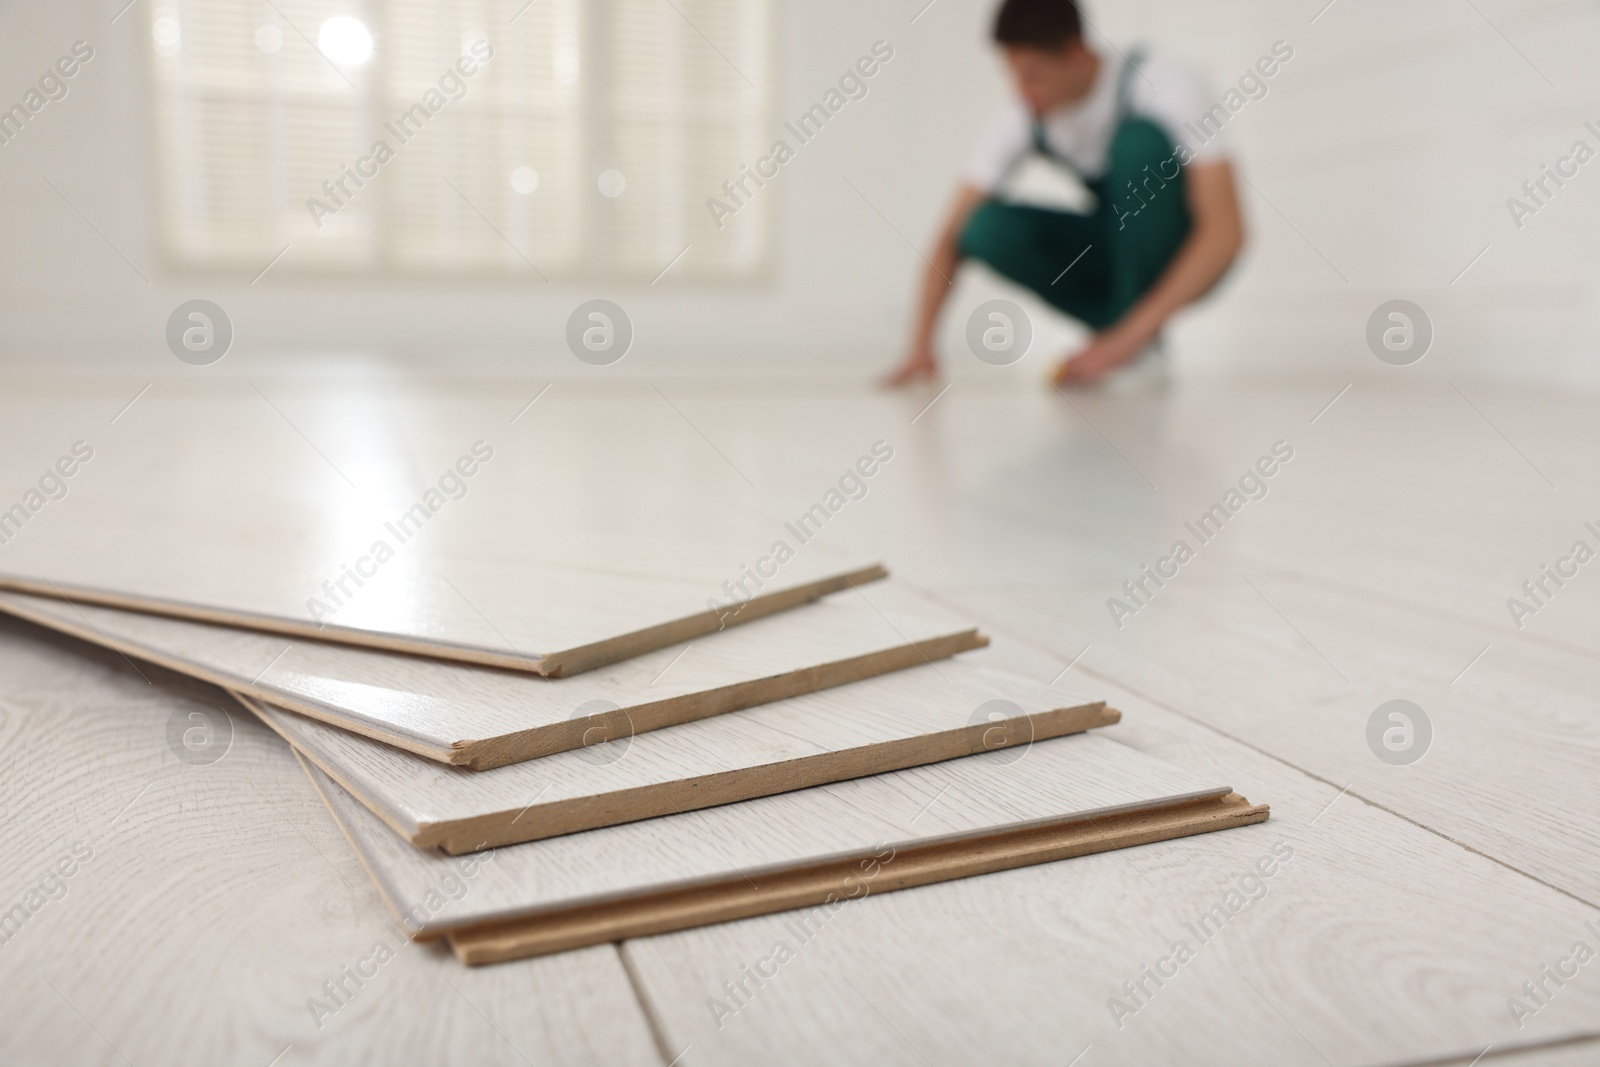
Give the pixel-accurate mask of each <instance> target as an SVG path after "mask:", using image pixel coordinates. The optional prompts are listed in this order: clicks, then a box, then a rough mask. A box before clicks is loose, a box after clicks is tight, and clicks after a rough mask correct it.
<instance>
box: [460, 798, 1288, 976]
mask: <svg viewBox="0 0 1600 1067" xmlns="http://www.w3.org/2000/svg"><path fill="white" fill-rule="evenodd" d="M1267 815H1268V811H1267V807H1266V805H1264V804H1251V803H1250V802H1249V801H1248V800H1246V799H1245V798H1244V797H1241V796H1239V795H1238V794H1237V793H1229V794H1228V795H1227V796H1225V797H1220V798H1216V799H1212V800H1191V801H1187V802H1184V803H1180V804H1174V805H1172V806H1170V807H1162V808H1155V809H1145V810H1141V811H1136V812H1122V813H1119V814H1114V815H1106V816H1102V817H1099V818H1075V819H1071V820H1069V821H1067V822H1065V823H1052V824H1049V825H1045V826H1033V827H1029V828H1027V829H1022V830H1009V831H1001V832H998V833H995V834H993V835H990V836H986V837H982V838H977V839H970V838H962V839H959V840H956V841H949V842H943V843H935V844H929V845H924V846H921V847H909V848H904V849H899V850H896V849H893V848H890V849H886V850H883V851H881V852H879V853H878V854H876V855H874V856H872V857H868V858H866V859H851V860H846V861H844V862H843V863H836V864H827V865H824V866H820V867H815V868H806V869H801V870H797V871H783V872H778V873H776V874H770V875H759V876H757V877H755V878H749V879H746V880H744V881H738V880H735V881H729V882H725V883H723V884H721V885H717V886H711V887H696V888H691V889H684V890H679V891H676V892H668V893H663V894H658V895H652V896H649V897H645V898H642V899H636V900H623V901H616V902H612V903H606V904H597V905H596V904H586V905H583V906H580V907H576V908H572V909H567V910H563V911H558V912H554V913H550V914H544V915H538V916H534V917H531V918H526V919H520V920H514V921H512V922H508V923H500V924H489V925H486V926H476V927H470V928H468V929H465V930H453V931H451V932H450V933H449V934H447V935H446V940H447V941H448V942H449V943H450V948H451V950H452V951H454V952H455V954H456V958H457V959H459V960H461V962H462V963H466V964H473V965H476V964H485V963H505V962H507V961H509V960H521V959H528V958H529V957H532V956H544V955H548V954H550V953H553V952H568V951H571V950H572V949H576V948H585V947H588V946H590V945H597V944H602V943H604V942H606V941H618V940H621V939H623V938H634V937H646V936H649V935H652V934H660V933H667V932H670V931H674V930H686V929H691V928H694V927H698V926H707V925H710V924H712V923H720V922H730V921H732V920H735V919H745V918H749V917H750V916H752V915H771V914H772V913H774V912H779V911H792V910H795V909H812V912H811V913H812V917H815V916H816V915H817V914H818V913H820V914H821V915H822V917H823V918H824V919H826V918H828V917H831V914H832V913H833V912H834V911H835V910H836V909H837V908H841V907H843V906H844V905H845V904H847V903H850V902H852V901H857V900H861V899H864V898H865V897H866V896H867V895H868V894H882V893H892V892H895V891H896V890H901V889H910V888H913V887H915V886H922V885H931V884H933V883H935V882H948V881H951V880H953V879H956V878H973V877H976V876H978V875H982V874H993V873H994V872H995V871H1006V870H1011V869H1013V868H1016V867H1026V866H1030V865H1032V864H1036V863H1052V862H1055V861H1058V860H1064V859H1073V858H1076V857H1078V856H1088V855H1092V854H1094V853H1096V852H1109V851H1111V850H1113V849H1119V848H1132V847H1134V846H1135V845H1148V844H1150V843H1151V842H1154V841H1170V840H1172V839H1173V838H1178V837H1193V836H1195V835H1196V834H1208V833H1215V832H1216V831H1219V830H1231V829H1235V828H1237V827H1240V826H1249V825H1252V824H1254V823H1258V822H1265V821H1266V820H1267Z"/></svg>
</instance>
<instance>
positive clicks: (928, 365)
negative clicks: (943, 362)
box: [882, 346, 939, 389]
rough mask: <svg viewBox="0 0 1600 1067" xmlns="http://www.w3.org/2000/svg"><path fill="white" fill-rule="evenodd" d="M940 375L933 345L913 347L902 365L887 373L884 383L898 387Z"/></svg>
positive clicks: (887, 385) (887, 387)
mask: <svg viewBox="0 0 1600 1067" xmlns="http://www.w3.org/2000/svg"><path fill="white" fill-rule="evenodd" d="M938 376H939V363H938V361H937V360H935V359H934V357H933V348H932V346H926V347H919V348H913V349H912V350H911V352H910V353H909V354H908V355H907V356H906V358H905V359H903V360H901V362H900V365H899V366H898V367H896V368H895V369H894V370H893V371H891V372H889V374H887V375H885V376H884V378H883V380H882V385H883V386H884V388H886V389H898V388H899V387H900V386H903V385H910V384H912V383H913V382H919V381H924V380H926V381H931V380H933V379H934V378H937V377H938Z"/></svg>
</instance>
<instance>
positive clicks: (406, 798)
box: [239, 648, 1120, 854]
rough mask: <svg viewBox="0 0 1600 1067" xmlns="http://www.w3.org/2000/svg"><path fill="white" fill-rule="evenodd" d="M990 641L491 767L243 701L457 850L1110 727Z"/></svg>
mask: <svg viewBox="0 0 1600 1067" xmlns="http://www.w3.org/2000/svg"><path fill="white" fill-rule="evenodd" d="M1001 653H1002V650H1000V649H996V648H987V649H982V650H980V651H977V652H970V653H966V654H964V655H963V656H961V657H959V658H956V659H952V660H948V661H945V662H942V663H939V664H925V665H923V666H921V667H912V668H909V669H907V670H904V671H897V672H895V673H894V674H892V675H885V676H883V677H879V678H871V679H867V680H865V681H860V682H855V683H852V684H851V685H848V686H842V687H839V688H835V689H831V690H828V691H827V692H825V693H815V694H811V695H808V696H802V697H794V698H792V699H789V700H785V701H780V702H778V703H775V704H767V705H764V706H761V707H757V708H749V709H746V710H745V711H741V712H738V713H736V714H732V715H723V716H718V717H716V718H715V719H708V720H704V721H701V722H693V723H686V724H683V725H681V726H670V727H667V728H665V729H662V730H656V731H653V732H650V733H642V734H639V735H637V736H634V737H631V738H622V739H619V740H616V741H611V742H603V743H601V744H599V745H596V746H592V747H587V748H584V749H580V750H576V751H572V752H562V753H557V754H555V755H551V756H545V757H543V758H541V759H537V760H529V761H527V762H524V763H517V764H513V765H511V766H507V767H499V768H496V769H493V770H487V771H472V770H466V769H463V768H458V767H441V766H439V765H438V764H436V763H434V762H432V761H430V760H426V759H423V758H421V757H419V756H414V755H411V754H410V753H407V752H404V751H402V750H400V749H396V748H393V747H391V746H389V745H385V744H382V743H380V742H376V741H372V740H369V739H367V738H364V737H361V736H359V735H357V734H352V733H350V732H348V731H346V730H341V729H338V728H337V727H333V726H329V725H327V724H325V723H321V722H319V721H317V720H315V719H312V718H309V717H307V716H303V715H297V714H295V713H294V712H291V711H284V710H281V709H278V708H276V707H273V706H272V705H269V704H263V703H260V702H258V701H255V700H253V699H252V698H250V697H239V699H240V701H241V702H243V703H244V705H245V706H246V707H248V708H250V709H251V710H252V711H254V712H255V713H256V714H257V715H258V716H260V717H261V718H262V719H263V720H265V722H266V723H267V725H268V726H271V727H272V728H273V729H274V730H276V731H277V732H278V733H279V734H281V735H283V737H284V738H285V739H286V740H288V741H289V742H290V743H291V744H293V745H294V746H295V748H296V749H297V750H298V751H299V752H301V753H302V754H303V755H305V756H306V757H307V758H309V759H310V760H311V761H312V762H313V763H315V764H316V765H317V767H318V768H320V769H321V770H322V771H323V772H324V773H325V774H327V775H328V776H330V777H331V778H333V779H334V780H335V781H337V782H338V783H339V784H340V786H341V787H343V788H344V789H345V790H346V791H347V792H349V793H350V794H351V795H353V796H354V797H356V798H357V799H358V800H360V801H361V802H362V803H363V804H365V805H366V806H367V807H368V808H370V809H371V810H372V811H373V812H374V813H375V814H376V815H378V816H379V817H380V818H382V819H383V820H384V822H386V823H387V824H388V825H389V827H390V828H391V829H392V830H394V831H395V832H396V833H398V834H400V835H401V836H402V837H404V838H405V839H406V840H408V841H410V842H411V843H412V844H413V845H416V846H417V847H419V848H432V847H437V848H441V849H443V850H444V851H446V852H449V853H452V854H459V853H462V852H468V851H475V850H477V849H481V848H485V847H497V846H500V845H508V844H516V843H518V842H524V841H534V840H538V839H541V838H545V837H552V836H555V835H558V834H566V833H573V832H576V831H580V830H592V829H596V828H599V827H603V826H611V825H616V824H618V823H623V822H633V821H637V820H639V819H646V818H650V817H652V816H658V815H670V814H673V813H675V812H683V811H689V810H693V809H697V808H706V807H711V806H713V805H718V804H727V803H731V802H735V801H740V800H749V799H751V798H753V797H759V796H769V795H772V794H775V793H782V792H789V791H792V790H795V789H804V788H807V787H809V786H815V785H822V784H826V783H829V782H837V781H841V780H843V779H847V778H858V777H862V776H865V775H870V774H879V773H883V772H886V771H894V770H901V769H903V768H906V767H912V766H918V765H922V764H927V763H934V762H938V761H941V760H946V759H952V758H955V757H959V756H967V755H971V754H974V753H979V752H984V751H993V750H996V749H1001V748H1006V747H1011V746H1016V745H1028V744H1031V743H1032V742H1034V741H1036V740H1045V739H1048V738H1053V737H1061V736H1064V735H1066V734H1070V733H1077V732H1080V731H1083V730H1088V729H1091V728H1094V727H1097V726H1104V725H1108V724H1111V723H1114V722H1116V721H1117V720H1118V718H1119V717H1120V716H1119V715H1118V713H1117V712H1116V711H1115V710H1114V709H1111V708H1107V707H1106V705H1105V703H1104V702H1103V701H1095V700H1093V699H1091V698H1090V697H1087V696H1084V695H1082V694H1081V693H1080V694H1077V695H1070V696H1069V695H1068V694H1066V693H1064V692H1063V691H1062V690H1061V689H1060V688H1056V687H1052V686H1050V685H1047V684H1045V683H1042V682H1036V681H1032V680H1031V679H1029V678H1026V677H1023V676H1021V675H1019V674H1017V673H1013V671H1011V670H1007V669H1005V667H1007V666H1010V667H1021V668H1024V669H1025V668H1027V667H1030V666H1034V665H1035V661H1036V659H1037V658H1038V657H1028V656H1022V655H1017V654H1012V655H1010V656H1002V655H1001Z"/></svg>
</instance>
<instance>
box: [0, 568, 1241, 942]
mask: <svg viewBox="0 0 1600 1067" xmlns="http://www.w3.org/2000/svg"><path fill="white" fill-rule="evenodd" d="M530 573H534V572H531V571H529V570H527V569H524V570H522V571H520V572H519V573H518V575H517V581H518V582H522V583H523V584H522V585H521V587H520V588H521V590H522V592H523V593H524V594H526V596H527V597H529V598H530V599H532V600H534V601H536V602H537V601H538V600H539V599H540V598H544V602H545V603H548V604H550V605H552V607H551V608H550V609H549V611H548V612H547V613H546V612H539V611H530V610H526V609H518V610H516V611H510V610H506V611H505V612H504V614H505V617H509V618H515V619H516V620H517V622H516V630H515V632H516V639H515V640H513V639H511V638H510V637H509V636H508V635H505V634H501V635H500V636H501V638H502V639H503V640H502V641H501V642H499V643H494V642H485V641H483V640H479V639H476V638H474V637H473V636H472V633H473V632H475V631H472V630H470V628H462V627H461V626H460V625H459V623H460V622H461V619H462V616H461V615H460V614H459V613H457V614H451V613H449V612H441V611H434V613H433V614H432V615H430V614H429V611H428V610H421V609H418V608H417V607H416V606H415V605H413V606H412V607H411V609H409V610H405V611H401V612H399V613H397V614H396V615H395V617H394V621H393V624H392V625H389V626H388V627H387V628H386V625H385V623H384V622H383V621H382V619H381V618H379V617H378V616H375V615H374V614H372V613H368V614H367V615H366V616H364V618H363V624H362V625H360V626H351V625H342V626H338V627H325V628H322V629H317V628H314V627H308V626H307V625H305V624H304V623H303V621H302V620H299V619H296V618H295V617H293V616H292V615H290V614H287V613H283V612H277V613H274V612H272V611H269V610H263V607H264V606H268V607H269V606H270V605H263V604H260V603H257V604H241V603H240V602H238V601H233V602H223V603H206V602H204V601H202V600H199V599H197V598H196V596H195V595H194V594H193V590H192V589H191V595H190V596H187V597H172V596H157V595H152V594H151V593H149V592H148V590H146V591H131V592H130V591H126V590H124V591H116V590H108V589H105V588H102V587H95V586H86V585H84V584H82V583H62V582H57V581H54V580H49V579H38V578H31V577H22V578H18V577H11V578H4V579H0V611H3V612H6V613H8V614H11V615H14V616H17V617H20V618H23V619H27V620H30V621H32V622H34V623H37V624H39V625H43V626H47V627H50V628H52V629H55V630H59V631H62V632H65V633H68V634H72V635H74V636H76V637H78V638H81V639H83V640H86V641H90V642H94V643H96V644H99V645H103V646H105V647H109V648H112V649H115V650H117V651H118V652H120V653H122V654H123V655H125V656H128V657H131V658H134V659H141V660H146V661H150V662H154V663H158V664H160V665H162V666H165V667H167V668H170V669H172V670H176V671H179V672H181V673H184V674H187V675H190V676H192V677H194V678H197V679H200V680H202V681H205V682H208V683H211V684H212V685H215V686H218V687H221V688H223V689H226V690H228V691H230V692H231V693H233V694H234V696H235V697H236V698H237V700H238V702H239V703H240V704H241V705H242V706H243V707H244V708H247V709H249V711H250V712H252V713H254V714H255V715H256V716H258V717H259V718H260V719H261V720H262V721H263V722H265V723H266V724H267V725H268V726H269V727H271V728H272V729H273V730H274V731H276V732H277V733H278V734H279V735H281V736H282V737H283V738H284V739H285V740H286V741H288V743H289V745H290V747H291V750H292V751H293V752H294V753H295V755H296V757H297V758H298V759H299V760H300V761H301V764H302V766H303V767H304V768H305V771H306V774H307V775H308V776H309V778H310V780H311V782H312V783H313V784H314V785H315V787H316V789H317V791H318V793H319V794H320V795H321V796H322V797H323V798H324V800H325V801H326V803H327V806H328V808H329V810H330V812H331V813H332V814H333V816H334V817H335V819H336V820H337V821H338V823H339V825H340V827H341V828H342V829H343V830H344V832H345V834H346V836H347V838H348V839H349V840H350V843H351V845H352V847H353V848H354V849H355V851H356V853H357V854H358V856H359V857H360V858H361V860H362V862H363V863H364V864H365V866H366V867H367V869H368V871H369V872H370V874H371V875H372V877H373V879H374V881H375V883H376V884H377V886H378V888H379V890H380V893H381V895H382V897H383V899H384V901H385V902H386V903H387V905H388V906H389V908H390V910H391V911H392V913H393V917H394V920H395V922H396V923H397V924H398V926H399V927H400V928H401V929H402V930H403V931H404V933H405V935H406V936H409V937H413V938H418V939H431V938H445V939H447V940H448V941H449V943H450V945H451V947H452V948H453V949H454V951H455V952H456V954H457V956H458V957H459V958H460V959H461V960H462V961H464V962H466V963H472V964H475V963H489V962H495V961H501V960H508V959H514V958H519V957H523V956H528V955H537V954H543V953H548V952H556V951H564V950H567V949H572V948H577V947H581V946H585V945H591V944H595V943H598V942H603V941H608V940H618V939H621V938H626V937H635V936H643V935H647V934H652V933H660V932H664V931H668V930H675V929H682V928H685V927H689V926H695V925H702V924H706V923H712V922H720V921H727V920H731V919H737V918H742V917H747V916H752V915H759V914H764V913H769V912H773V911H780V910H786V909H793V908H818V907H820V908H837V907H840V906H842V905H843V903H845V902H848V901H850V900H853V899H858V898H860V897H861V896H863V895H867V894H871V893H881V892H887V891H891V890H898V889H906V888H910V887H913V886H917V885H923V884H927V883H930V882H935V881H942V880H947V879H951V878H959V877H968V876H973V875H978V874H984V873H989V872H993V871H998V870H1003V869H1006V868H1009V867H1015V866H1020V865H1025V864H1030V863H1040V862H1047V861H1051V860H1056V859H1064V858H1069V857H1071V856H1076V855H1082V854H1086V853H1090V852H1097V851H1104V850H1106V849H1112V848H1122V847H1128V846H1131V845H1137V844H1141V843H1146V842H1151V841H1157V840H1163V839H1167V838H1172V837H1179V836H1186V835H1192V834H1199V833H1205V832H1209V831H1212V830H1219V829H1226V828H1228V827H1233V826H1240V825H1245V824H1248V823H1251V822H1259V821H1261V820H1263V819H1265V818H1266V817H1267V809H1266V808H1265V807H1264V806H1259V805H1252V804H1251V803H1249V802H1248V801H1247V800H1245V799H1244V798H1242V797H1239V796H1238V795H1236V794H1234V793H1233V791H1232V790H1231V789H1230V788H1229V787H1228V786H1227V785H1226V784H1224V783H1219V782H1214V781H1209V780H1206V779H1204V778H1201V777H1198V776H1195V775H1192V774H1189V773H1187V772H1184V771H1182V770H1179V769H1178V768H1175V767H1172V766H1169V765H1167V764H1164V763H1161V762H1160V761H1157V760H1155V759H1152V758H1150V757H1148V756H1145V755H1143V754H1141V753H1139V752H1137V751H1135V750H1133V749H1130V748H1127V747H1125V746H1123V745H1121V744H1118V743H1117V742H1116V741H1114V740H1112V739H1110V738H1108V737H1105V736H1098V735H1089V734H1088V731H1091V730H1095V729H1096V728H1098V727H1101V726H1107V725H1111V724H1114V723H1116V722H1117V721H1118V719H1119V718H1120V715H1119V713H1118V712H1117V711H1116V710H1114V709H1112V708H1108V707H1106V706H1105V704H1104V703H1103V702H1102V701H1096V700H1094V699H1092V696H1088V695H1079V696H1072V697H1069V696H1066V695H1065V694H1063V692H1062V691H1061V690H1059V689H1057V688H1056V687H1054V686H1053V685H1052V684H1050V682H1047V681H1046V680H1044V677H1043V672H1042V671H1041V670H1040V669H1039V665H1038V663H1037V662H1036V661H1034V660H1033V659H1032V658H1031V657H1030V656H1028V655H1026V654H1024V653H1022V652H1021V651H1020V650H1018V649H1015V648H1010V647H995V646H992V645H991V644H990V642H989V639H988V638H987V637H986V636H984V635H983V634H981V633H980V632H979V631H978V629H977V628H976V627H975V626H973V625H971V623H970V622H969V621H968V620H966V619H964V618H963V617H961V616H959V615H957V614H954V613H952V612H950V611H949V610H948V609H946V608H944V607H942V606H941V605H940V604H938V603H937V602H935V601H933V600H932V599H931V598H929V597H927V596H925V595H922V594H920V593H919V592H917V591H916V590H913V589H910V588H907V587H905V586H903V585H900V584H898V583H896V582H895V581H893V580H886V572H885V571H884V569H883V568H882V567H880V566H877V565H875V564H869V565H865V566H854V567H851V568H849V569H845V570H840V571H838V572H835V573H826V574H820V575H810V576H807V577H806V578H805V579H804V580H803V581H800V582H797V583H793V584H790V585H789V586H786V587H783V588H774V589H771V590H769V591H768V592H767V594H766V597H765V599H763V600H761V601H759V602H756V601H754V600H752V602H751V604H750V605H748V606H749V608H750V610H749V611H748V613H746V612H740V613H739V616H740V617H738V618H736V619H732V618H729V617H728V616H729V613H728V612H727V611H726V610H724V609H715V608H707V607H702V608H700V609H698V610H697V608H696V605H695V601H694V599H693V596H694V593H696V592H698V591H699V590H693V588H692V587H693V584H694V583H683V582H676V581H661V580H656V579H652V578H647V577H646V578H638V577H628V576H618V575H606V576H604V580H603V581H593V582H591V580H592V579H595V577H596V576H595V575H594V574H592V573H586V572H583V573H580V572H567V573H563V572H560V571H558V570H556V569H541V570H538V571H537V573H536V580H531V581H530V580H529V578H528V576H529V574H530ZM584 583H589V584H588V585H587V586H586V588H587V589H588V590H589V593H590V595H591V596H602V597H612V598H622V600H623V601H625V602H626V603H628V604H629V605H630V607H629V608H628V609H627V610H625V611H621V612H618V613H615V614H614V615H611V616H609V617H607V616H606V613H604V612H596V611H592V610H587V611H586V610H579V609H578V608H577V607H576V606H575V605H579V604H580V603H589V604H590V605H592V604H593V603H594V601H592V600H590V601H585V600H584V598H583V597H582V596H580V595H579V594H578V590H579V589H580V586H583V585H584ZM515 587H516V582H513V583H511V584H510V586H508V589H507V590H506V591H503V595H502V596H501V597H500V598H499V601H498V603H497V606H498V607H500V608H508V606H509V605H510V604H511V603H512V602H513V601H518V600H519V598H518V597H517V596H514V595H512V589H513V588H515ZM418 588H420V587H418ZM414 591H415V590H414ZM419 595H421V594H419ZM630 597H631V598H632V599H629V598H630ZM421 598H422V600H424V601H427V602H428V603H429V604H432V606H433V607H435V608H437V606H438V605H437V602H436V601H433V600H431V599H430V598H429V597H428V596H426V595H421ZM563 611H566V612H568V613H569V614H571V615H572V616H573V618H571V619H569V620H568V622H567V623H566V624H563V621H562V620H563V615H562V612H563ZM730 623H732V625H730ZM523 649H526V650H527V651H523ZM508 650H509V651H508ZM447 878H448V879H450V882H449V884H451V885H463V886H465V887H466V888H465V890H464V891H463V892H461V893H459V894H441V893H440V891H439V888H438V887H439V886H440V885H441V884H444V880H445V879H447Z"/></svg>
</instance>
